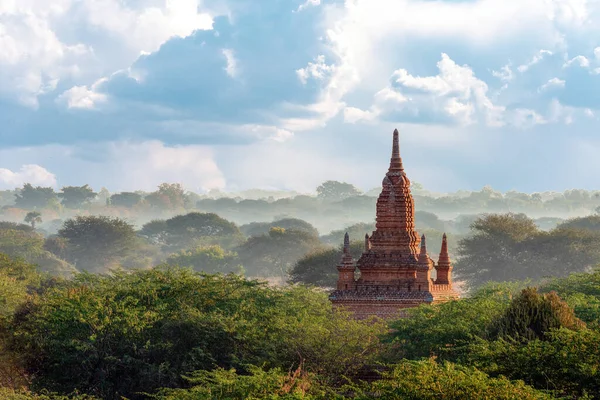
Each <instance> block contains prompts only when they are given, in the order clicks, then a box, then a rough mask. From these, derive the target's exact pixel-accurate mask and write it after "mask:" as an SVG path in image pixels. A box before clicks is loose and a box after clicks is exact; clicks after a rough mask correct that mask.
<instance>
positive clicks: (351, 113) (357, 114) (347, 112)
mask: <svg viewBox="0 0 600 400" xmlns="http://www.w3.org/2000/svg"><path fill="white" fill-rule="evenodd" d="M379 114H380V112H378V111H371V110H361V109H360V108H356V107H346V108H344V122H347V123H349V124H354V123H356V122H359V121H361V122H362V121H373V120H374V119H375V118H377V116H378V115H379Z"/></svg>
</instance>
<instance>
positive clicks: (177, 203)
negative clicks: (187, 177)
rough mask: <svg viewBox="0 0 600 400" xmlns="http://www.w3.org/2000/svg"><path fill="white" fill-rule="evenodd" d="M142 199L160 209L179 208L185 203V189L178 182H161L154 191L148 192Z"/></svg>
mask: <svg viewBox="0 0 600 400" xmlns="http://www.w3.org/2000/svg"><path fill="white" fill-rule="evenodd" d="M144 200H146V202H147V203H148V204H150V205H151V206H152V207H156V208H160V209H173V210H176V209H181V208H183V207H184V204H185V190H184V189H183V186H181V184H179V183H162V184H160V185H159V186H158V190H157V191H156V192H153V193H150V194H149V195H148V196H146V197H145V199H144Z"/></svg>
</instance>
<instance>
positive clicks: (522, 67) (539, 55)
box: [517, 49, 553, 73]
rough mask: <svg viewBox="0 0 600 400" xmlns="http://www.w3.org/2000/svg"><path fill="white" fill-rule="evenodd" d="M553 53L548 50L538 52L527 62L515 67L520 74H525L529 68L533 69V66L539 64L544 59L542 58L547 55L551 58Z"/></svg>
mask: <svg viewBox="0 0 600 400" xmlns="http://www.w3.org/2000/svg"><path fill="white" fill-rule="evenodd" d="M552 54H553V53H552V51H550V50H543V49H542V50H540V51H538V52H537V53H536V54H535V55H534V56H533V57H532V59H531V60H529V61H528V62H527V63H525V64H522V65H519V66H518V67H517V70H518V71H519V72H521V73H523V72H526V71H527V70H528V69H529V68H531V67H533V66H534V65H535V64H537V63H539V62H540V61H542V60H543V59H544V56H546V55H548V56H551V55H552Z"/></svg>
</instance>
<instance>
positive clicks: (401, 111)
mask: <svg viewBox="0 0 600 400" xmlns="http://www.w3.org/2000/svg"><path fill="white" fill-rule="evenodd" d="M437 67H438V70H439V74H438V75H435V76H424V77H422V76H416V75H411V74H410V73H409V72H408V71H407V70H405V69H403V68H401V69H398V70H396V71H395V72H394V73H393V74H392V78H391V85H390V86H389V87H387V88H384V89H383V90H380V91H379V92H377V94H376V95H375V103H374V105H373V106H372V107H371V109H370V110H369V111H363V110H359V109H356V108H353V107H350V108H347V109H346V112H345V117H346V119H347V120H348V121H349V122H356V121H358V120H361V119H373V118H374V116H377V115H383V114H388V115H390V118H392V119H394V115H396V114H397V115H407V116H412V117H417V118H418V117H419V115H423V114H424V115H430V116H431V118H433V119H434V121H435V120H437V119H438V117H442V120H444V119H446V120H448V119H449V120H451V121H454V122H455V123H459V124H461V125H469V124H472V123H475V122H477V121H479V120H481V121H482V122H484V123H485V124H487V125H489V126H502V125H503V121H502V115H503V113H504V107H501V106H497V105H494V104H493V103H492V101H491V100H490V99H489V97H488V96H487V92H488V86H487V84H486V83H485V82H484V81H482V80H480V79H478V78H477V77H476V76H475V74H474V73H473V70H472V69H471V68H470V67H469V66H467V65H462V66H461V65H458V64H456V63H455V62H454V61H453V60H452V59H451V58H450V57H449V56H448V55H447V54H444V53H443V54H442V56H441V60H440V61H439V62H438V63H437ZM424 118H427V117H424ZM423 122H431V121H426V120H425V121H423Z"/></svg>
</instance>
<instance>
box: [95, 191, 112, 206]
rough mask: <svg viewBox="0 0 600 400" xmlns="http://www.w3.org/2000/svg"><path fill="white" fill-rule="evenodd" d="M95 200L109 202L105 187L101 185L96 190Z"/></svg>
mask: <svg viewBox="0 0 600 400" xmlns="http://www.w3.org/2000/svg"><path fill="white" fill-rule="evenodd" d="M96 200H97V201H98V202H99V203H101V204H106V202H107V201H108V202H110V192H109V191H108V189H107V188H105V187H102V188H101V189H100V191H99V192H98V196H96Z"/></svg>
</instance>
